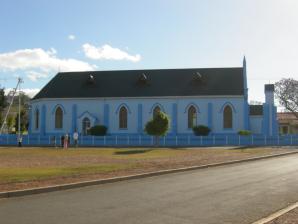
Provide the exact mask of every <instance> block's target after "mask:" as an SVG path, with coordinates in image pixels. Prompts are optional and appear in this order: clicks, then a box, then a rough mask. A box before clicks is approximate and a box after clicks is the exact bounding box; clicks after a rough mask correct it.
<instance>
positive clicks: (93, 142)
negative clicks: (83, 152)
mask: <svg viewBox="0 0 298 224" xmlns="http://www.w3.org/2000/svg"><path fill="white" fill-rule="evenodd" d="M92 145H93V146H94V136H92Z"/></svg>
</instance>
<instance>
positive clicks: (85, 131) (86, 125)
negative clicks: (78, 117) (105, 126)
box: [82, 117, 91, 135]
mask: <svg viewBox="0 0 298 224" xmlns="http://www.w3.org/2000/svg"><path fill="white" fill-rule="evenodd" d="M90 127H91V122H90V119H89V118H88V117H85V118H84V119H83V121H82V133H83V135H88V131H89V129H90Z"/></svg>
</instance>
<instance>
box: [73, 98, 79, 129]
mask: <svg viewBox="0 0 298 224" xmlns="http://www.w3.org/2000/svg"><path fill="white" fill-rule="evenodd" d="M77 116H78V115H77V105H76V104H74V105H73V106H72V132H75V131H76V130H77Z"/></svg>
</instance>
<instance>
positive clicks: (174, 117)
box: [171, 103, 177, 135]
mask: <svg viewBox="0 0 298 224" xmlns="http://www.w3.org/2000/svg"><path fill="white" fill-rule="evenodd" d="M171 124H172V134H173V135H176V134H177V103H173V105H172V119H171Z"/></svg>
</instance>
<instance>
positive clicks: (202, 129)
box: [192, 125, 211, 136]
mask: <svg viewBox="0 0 298 224" xmlns="http://www.w3.org/2000/svg"><path fill="white" fill-rule="evenodd" d="M192 130H193V133H194V134H195V135H197V136H207V135H209V133H210V131H211V130H210V128H209V127H207V126H204V125H198V126H194V127H193V128H192Z"/></svg>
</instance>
